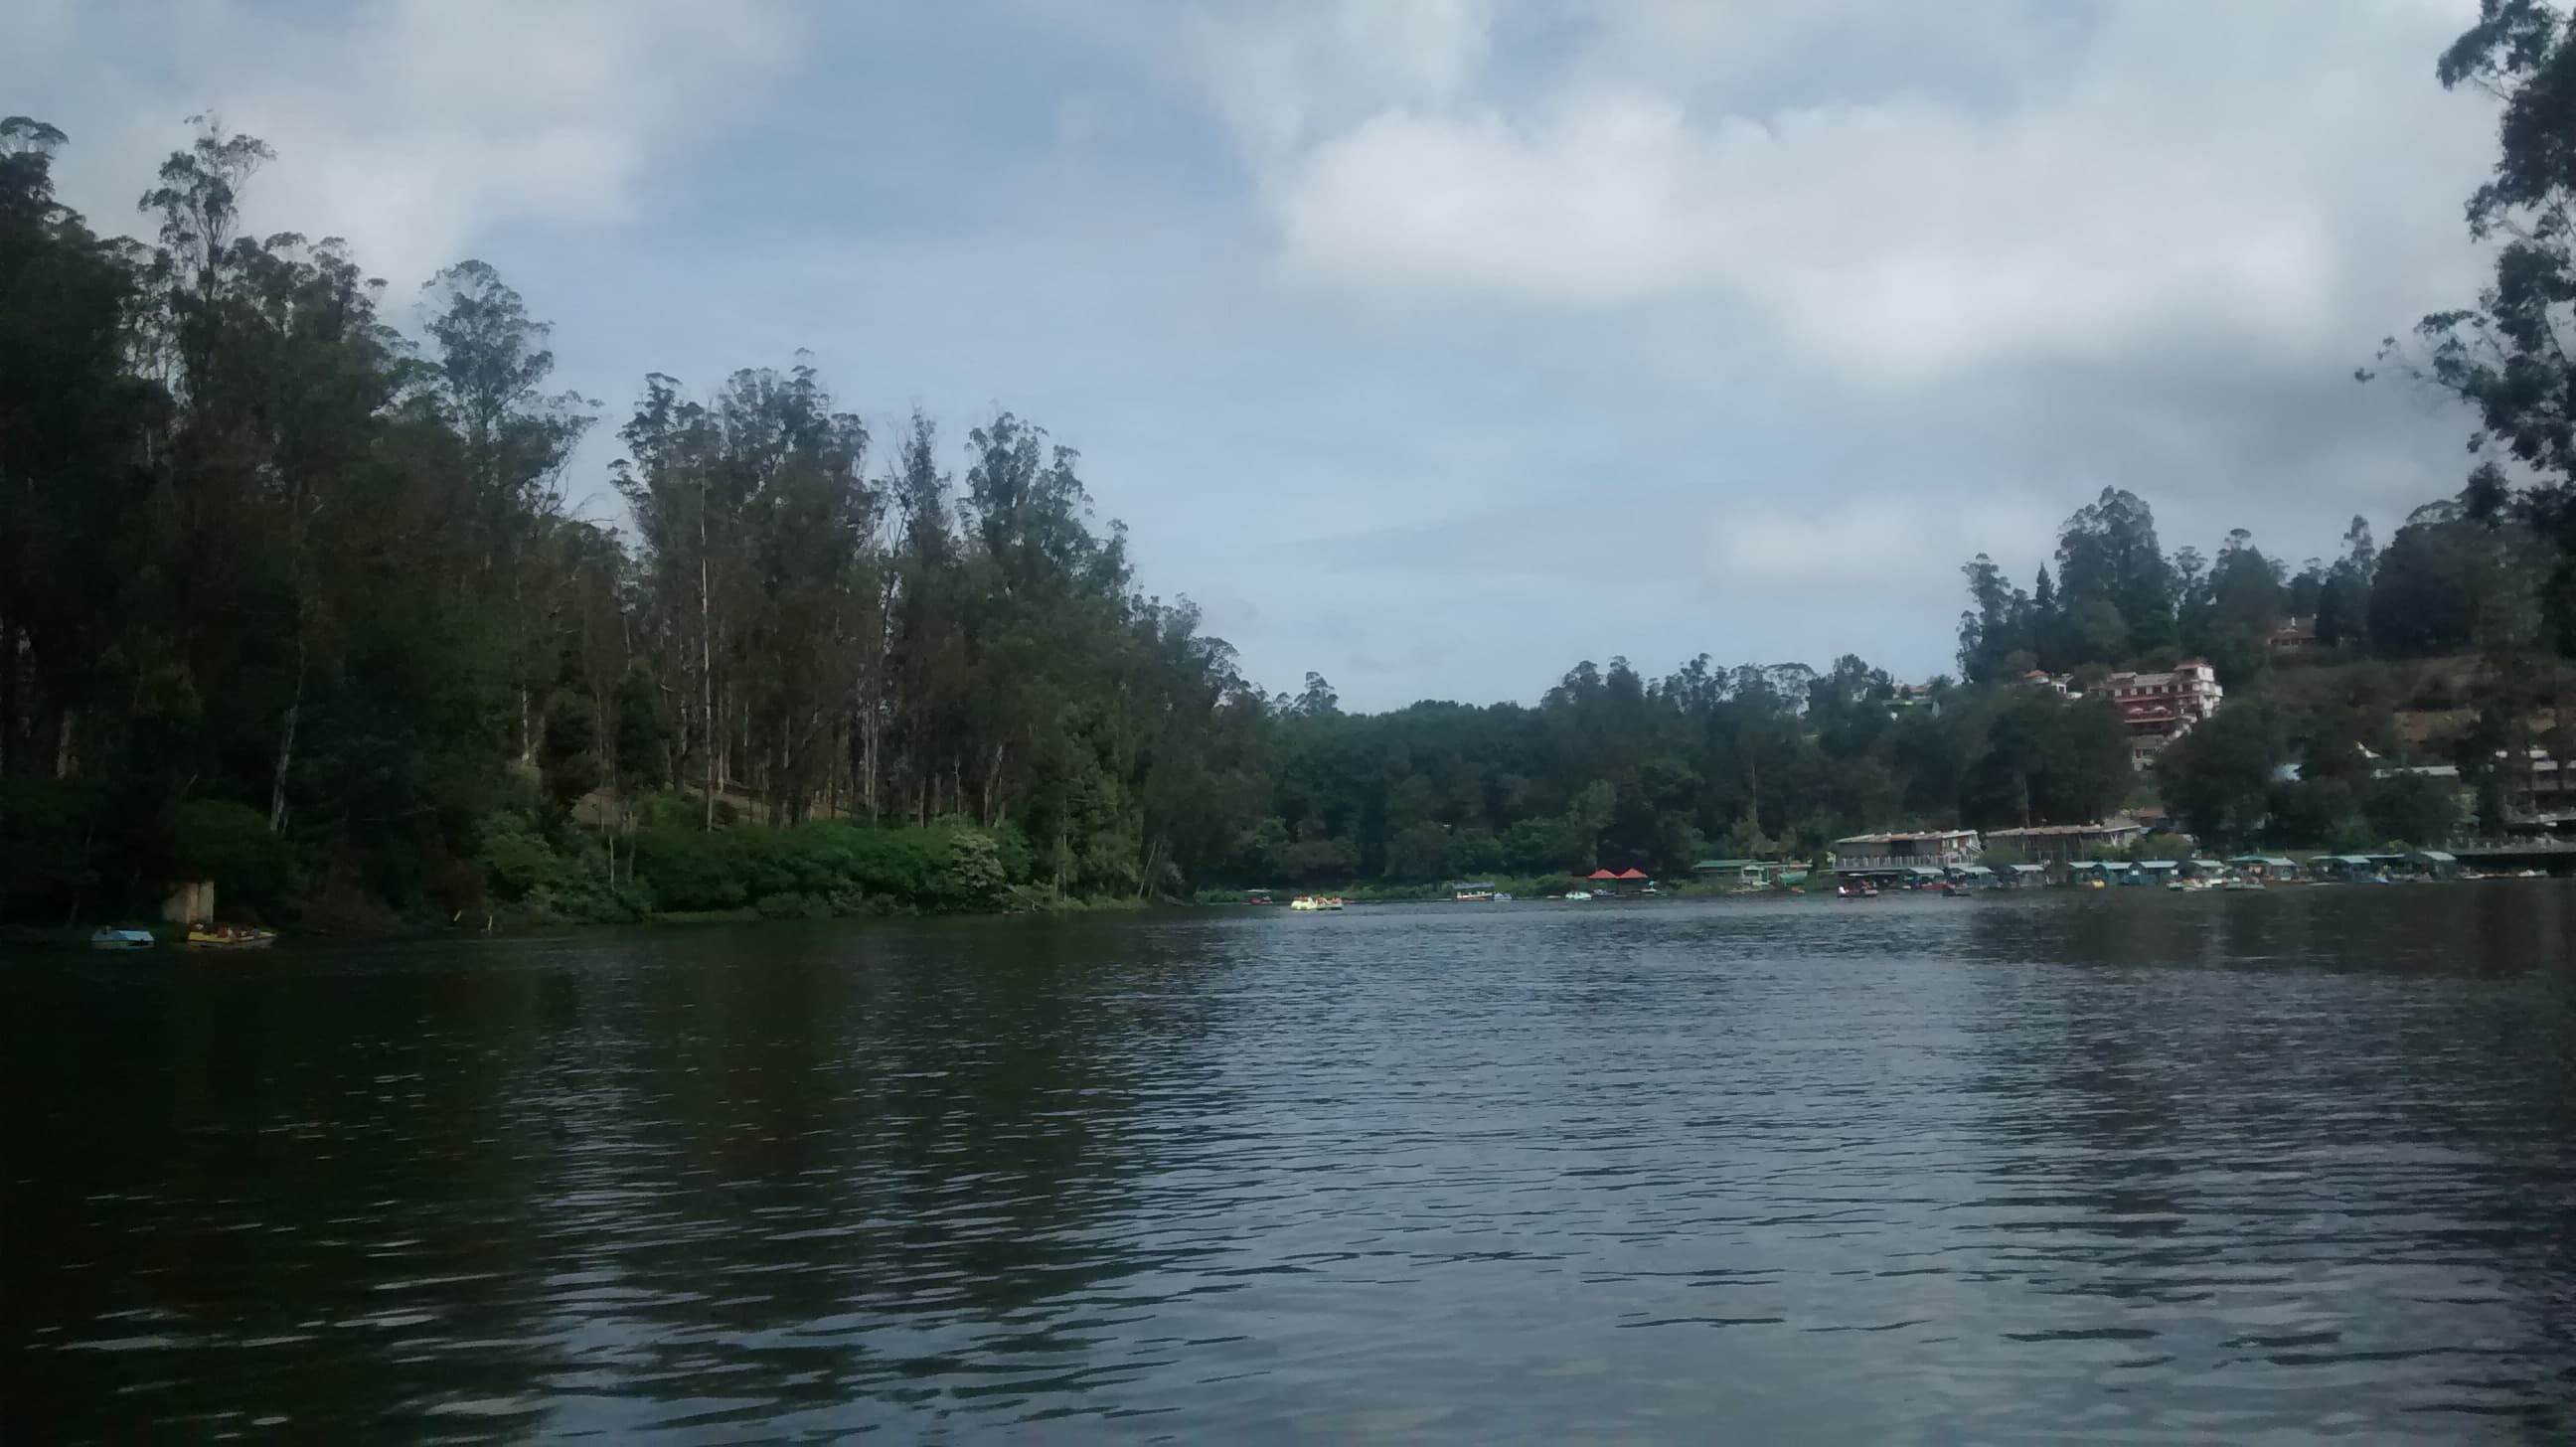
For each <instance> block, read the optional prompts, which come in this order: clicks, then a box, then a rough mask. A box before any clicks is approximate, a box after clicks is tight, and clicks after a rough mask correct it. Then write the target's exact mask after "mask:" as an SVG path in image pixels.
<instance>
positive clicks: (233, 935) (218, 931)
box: [185, 924, 277, 950]
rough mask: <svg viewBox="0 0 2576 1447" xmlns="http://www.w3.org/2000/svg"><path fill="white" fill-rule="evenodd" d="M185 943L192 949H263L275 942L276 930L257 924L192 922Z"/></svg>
mask: <svg viewBox="0 0 2576 1447" xmlns="http://www.w3.org/2000/svg"><path fill="white" fill-rule="evenodd" d="M185 943H186V945H187V947H188V948H189V949H192V950H264V949H267V948H268V947H269V946H270V945H273V944H275V943H277V931H275V930H273V929H262V928H260V927H259V926H257V925H241V924H192V925H190V926H188V937H187V939H186V941H185Z"/></svg>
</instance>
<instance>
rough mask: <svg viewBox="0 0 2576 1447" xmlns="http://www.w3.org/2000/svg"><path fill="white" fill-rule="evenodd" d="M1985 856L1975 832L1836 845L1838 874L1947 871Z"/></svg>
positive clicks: (1860, 838)
mask: <svg viewBox="0 0 2576 1447" xmlns="http://www.w3.org/2000/svg"><path fill="white" fill-rule="evenodd" d="M1984 852H1985V847H1984V846H1983V845H1982V844H1980V843H1979V842H1978V839H1977V831H1976V830H1974V829H1932V830H1926V831H1924V832H1922V833H1916V834H1855V835H1853V836H1852V837H1851V838H1849V839H1837V840H1835V841H1834V872H1835V873H1837V874H1870V873H1902V872H1904V871H1906V870H1914V869H1924V870H1947V869H1949V868H1951V867H1952V866H1954V865H1965V864H1974V863H1976V861H1977V856H1978V855H1979V854H1982V853H1984Z"/></svg>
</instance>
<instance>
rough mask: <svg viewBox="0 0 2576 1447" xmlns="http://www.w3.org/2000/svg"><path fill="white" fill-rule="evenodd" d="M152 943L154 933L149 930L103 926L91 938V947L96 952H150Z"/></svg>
mask: <svg viewBox="0 0 2576 1447" xmlns="http://www.w3.org/2000/svg"><path fill="white" fill-rule="evenodd" d="M152 943H153V942H152V931H150V930H148V929H115V928H112V927H107V926H101V927H100V928H99V930H98V931H97V932H96V933H94V934H92V935H91V936H90V937H89V947H90V948H91V949H94V950H148V949H150V948H152Z"/></svg>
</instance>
